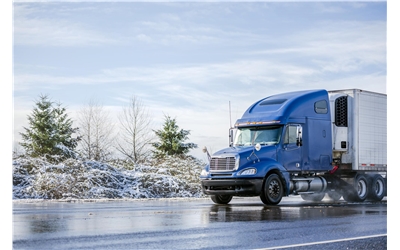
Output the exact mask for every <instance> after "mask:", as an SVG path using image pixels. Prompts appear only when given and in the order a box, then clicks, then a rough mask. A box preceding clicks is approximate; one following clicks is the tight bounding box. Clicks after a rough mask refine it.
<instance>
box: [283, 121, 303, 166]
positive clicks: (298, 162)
mask: <svg viewBox="0 0 400 250" xmlns="http://www.w3.org/2000/svg"><path fill="white" fill-rule="evenodd" d="M302 132H303V128H302V126H301V125H299V124H289V125H286V127H285V132H284V137H283V142H282V150H281V152H280V154H279V155H280V162H281V163H282V165H283V166H284V167H285V168H286V169H287V170H288V171H300V170H301V168H302V165H303V164H302V157H301V156H302V149H303V147H302V145H303V136H302Z"/></svg>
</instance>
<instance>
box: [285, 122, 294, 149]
mask: <svg viewBox="0 0 400 250" xmlns="http://www.w3.org/2000/svg"><path fill="white" fill-rule="evenodd" d="M296 134H297V126H295V125H288V126H287V127H286V133H285V140H284V143H285V144H289V143H296V136H297V135H296Z"/></svg>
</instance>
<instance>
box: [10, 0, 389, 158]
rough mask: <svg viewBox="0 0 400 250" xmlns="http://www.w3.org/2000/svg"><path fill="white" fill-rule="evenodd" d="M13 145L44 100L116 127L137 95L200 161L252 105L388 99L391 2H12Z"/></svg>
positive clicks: (225, 139) (217, 146) (223, 140)
mask: <svg viewBox="0 0 400 250" xmlns="http://www.w3.org/2000/svg"><path fill="white" fill-rule="evenodd" d="M12 8H13V31H12V34H13V55H12V57H13V68H12V70H13V91H12V92H13V112H14V113H13V116H14V121H13V141H14V143H18V142H20V141H21V136H20V135H19V133H20V132H23V127H24V126H27V125H28V123H27V115H29V114H31V112H32V109H33V107H34V103H35V101H36V100H38V97H39V96H40V95H41V94H46V95H48V96H49V97H50V98H51V99H52V100H53V101H56V102H60V103H62V104H63V105H64V106H65V107H66V108H67V112H68V114H69V115H70V117H71V118H72V119H74V120H76V116H77V114H78V111H79V109H80V108H82V107H83V106H84V105H86V104H88V102H89V101H90V100H91V99H96V100H97V101H98V102H100V103H101V104H102V105H103V106H104V108H105V110H107V111H108V112H110V115H111V119H112V120H113V121H115V122H116V123H117V115H118V114H119V113H120V112H121V111H122V108H123V107H124V106H125V105H127V104H128V103H129V99H130V98H131V97H133V96H136V97H138V98H140V99H141V100H142V102H143V104H144V106H145V107H146V109H148V110H149V112H150V114H151V117H152V118H153V120H154V127H153V129H160V128H161V126H162V123H163V122H164V119H165V115H168V116H170V117H172V118H175V119H176V121H177V124H178V126H179V127H180V128H181V129H185V130H189V131H190V135H189V140H188V141H189V142H193V143H196V144H197V145H198V148H197V149H195V150H192V151H191V152H190V154H192V155H194V156H196V157H199V158H202V159H206V157H205V155H204V154H203V153H202V152H201V149H202V148H203V147H204V146H206V147H207V148H208V149H209V150H210V151H211V152H215V151H217V150H219V149H222V148H224V147H226V146H227V145H228V129H229V127H230V125H231V124H234V122H235V121H236V119H239V118H240V117H241V115H242V114H243V113H244V111H245V110H246V109H247V108H248V106H250V105H251V104H252V103H254V102H256V101H257V100H259V99H262V98H264V97H266V96H268V95H272V94H277V93H281V92H286V91H296V90H302V89H320V88H323V89H327V90H334V89H349V88H360V89H365V90H369V91H375V92H380V93H386V92H387V85H386V80H387V79H386V78H387V56H386V55H387V31H386V30H387V2H386V1H374V2H359V1H344V2H343V1H340V2H325V1H315V2H300V1H299V2H274V1H266V2H257V1H255V2H224V1H222V2H191V1H188V2H169V1H165V2H162V1H161V2H157V3H156V2H128V1H122V2H108V1H105V2H86V1H83V2H82V1H76V2H65V1H53V2H51V3H50V2H46V1H39V2H29V1H28V2H22V1H14V2H13V6H12Z"/></svg>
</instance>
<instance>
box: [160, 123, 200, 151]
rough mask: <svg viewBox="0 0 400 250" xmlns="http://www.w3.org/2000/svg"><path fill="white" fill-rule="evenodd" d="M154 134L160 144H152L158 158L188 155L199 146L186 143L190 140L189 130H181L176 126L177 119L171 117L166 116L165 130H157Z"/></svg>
mask: <svg viewBox="0 0 400 250" xmlns="http://www.w3.org/2000/svg"><path fill="white" fill-rule="evenodd" d="M154 133H155V134H156V136H157V137H158V139H159V142H155V143H152V145H153V147H154V148H155V150H154V151H153V153H154V155H155V156H156V157H160V156H164V155H178V156H184V155H186V154H187V153H188V152H189V150H190V149H192V148H197V144H194V143H191V142H189V143H184V141H186V140H187V139H189V137H188V135H189V134H190V131H189V130H184V129H181V130H179V126H178V125H177V124H176V119H175V118H174V119H171V117H169V116H167V115H166V116H165V122H164V125H163V128H162V129H160V130H155V131H154Z"/></svg>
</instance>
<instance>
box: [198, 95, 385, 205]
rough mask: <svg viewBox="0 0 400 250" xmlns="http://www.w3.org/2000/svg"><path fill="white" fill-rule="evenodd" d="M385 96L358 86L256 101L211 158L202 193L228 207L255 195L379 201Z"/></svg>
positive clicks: (269, 199)
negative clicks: (240, 198) (234, 200)
mask: <svg viewBox="0 0 400 250" xmlns="http://www.w3.org/2000/svg"><path fill="white" fill-rule="evenodd" d="M386 107H387V96H386V94H381V93H376V92H371V91H365V90H360V89H344V90H332V91H327V90H323V89H321V90H305V91H296V92H289V93H282V94H277V95H272V96H269V97H266V98H264V99H262V100H259V101H257V102H255V103H254V104H253V105H251V106H250V107H249V108H248V109H247V110H246V111H245V112H244V114H243V116H242V118H240V119H238V120H237V121H236V123H235V125H234V127H233V128H230V130H229V131H230V132H229V144H230V145H229V147H228V148H225V149H222V150H219V151H218V152H215V153H214V154H213V155H210V154H209V152H208V151H207V149H206V148H204V149H203V150H204V152H205V153H207V154H208V156H209V163H208V164H207V165H206V166H205V168H204V169H203V171H202V172H201V174H200V178H201V185H202V189H203V192H204V194H206V195H209V196H210V197H211V199H212V201H213V202H214V203H217V204H228V203H229V202H230V201H231V200H232V197H234V196H247V197H249V196H259V197H260V199H261V201H262V202H263V203H264V204H266V205H277V204H279V202H280V201H281V199H282V197H284V196H289V195H300V196H301V197H302V198H303V199H304V200H308V201H321V200H322V199H323V198H324V197H327V198H330V199H332V200H335V201H337V200H339V199H341V198H342V197H343V199H344V200H345V201H349V202H362V201H365V200H372V201H380V200H382V199H383V198H384V197H385V196H386V195H387V191H386V190H387V108H386Z"/></svg>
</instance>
